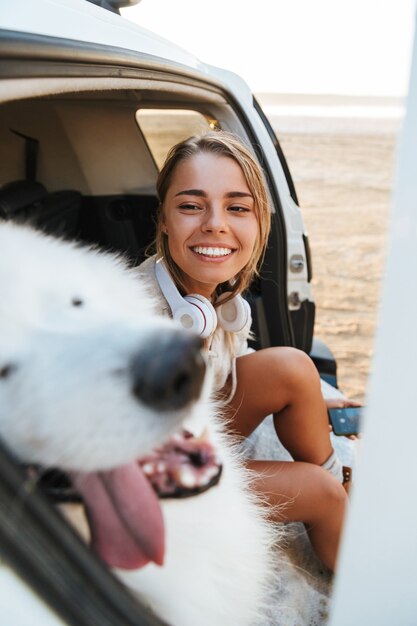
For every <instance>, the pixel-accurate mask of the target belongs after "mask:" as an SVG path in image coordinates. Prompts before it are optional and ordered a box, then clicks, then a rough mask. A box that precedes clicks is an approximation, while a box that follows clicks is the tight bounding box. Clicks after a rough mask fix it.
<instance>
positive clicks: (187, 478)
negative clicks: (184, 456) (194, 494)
mask: <svg viewBox="0 0 417 626" xmlns="http://www.w3.org/2000/svg"><path fill="white" fill-rule="evenodd" d="M178 475H179V479H180V482H181V484H182V485H183V487H188V488H189V489H191V488H192V487H195V486H196V484H197V482H196V477H195V476H194V474H193V472H191V471H190V470H189V469H188V468H187V467H180V469H179V470H178Z"/></svg>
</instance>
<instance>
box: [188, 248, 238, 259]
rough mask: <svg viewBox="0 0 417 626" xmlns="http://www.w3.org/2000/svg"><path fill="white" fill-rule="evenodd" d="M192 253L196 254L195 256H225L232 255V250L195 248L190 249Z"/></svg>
mask: <svg viewBox="0 0 417 626" xmlns="http://www.w3.org/2000/svg"><path fill="white" fill-rule="evenodd" d="M192 250H193V252H196V253H197V254H202V255H204V256H212V257H215V256H227V255H228V254H231V253H232V250H231V249H230V248H205V247H202V246H196V247H195V248H192Z"/></svg>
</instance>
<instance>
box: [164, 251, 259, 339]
mask: <svg viewBox="0 0 417 626" xmlns="http://www.w3.org/2000/svg"><path fill="white" fill-rule="evenodd" d="M155 274H156V278H157V281H158V284H159V286H160V288H161V291H162V293H163V294H164V296H165V298H166V300H167V302H168V304H169V306H170V309H171V312H172V317H173V318H174V319H175V320H178V321H179V322H180V324H181V325H182V326H183V327H184V328H187V329H189V330H192V331H194V332H195V333H197V334H198V335H200V336H201V337H202V338H203V339H205V338H206V337H210V335H212V334H213V333H214V331H215V330H216V327H217V324H219V326H221V327H222V328H223V329H224V330H228V331H231V332H235V333H237V332H239V331H240V330H242V329H243V328H244V327H245V326H246V324H247V323H248V321H249V319H250V306H249V303H248V302H246V300H244V298H242V296H239V295H238V296H235V297H234V298H232V299H231V300H229V301H228V302H226V303H225V304H221V305H219V306H218V307H216V309H215V308H214V306H213V305H212V304H211V302H210V301H209V300H207V298H205V297H204V296H201V295H200V294H197V293H192V294H189V295H187V296H185V297H182V295H181V294H180V293H179V291H178V289H177V288H176V286H175V283H174V281H173V280H172V277H171V275H170V273H169V271H168V270H167V268H166V266H165V263H164V261H163V259H158V260H157V261H156V263H155ZM227 295H228V294H227V293H222V295H221V296H220V297H219V299H218V302H219V301H220V302H221V301H222V300H224V299H225V298H226V297H227Z"/></svg>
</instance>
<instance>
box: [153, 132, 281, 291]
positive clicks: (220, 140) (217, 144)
mask: <svg viewBox="0 0 417 626" xmlns="http://www.w3.org/2000/svg"><path fill="white" fill-rule="evenodd" d="M202 152H203V153H210V154H218V155H219V156H223V157H229V158H231V159H233V160H234V161H236V163H237V164H238V165H239V166H240V168H241V170H242V172H243V175H244V177H245V180H246V183H247V185H248V187H249V189H250V192H251V194H252V196H253V199H254V210H255V213H256V216H257V219H258V236H257V239H256V242H255V247H254V251H253V254H252V257H251V259H250V260H249V262H248V263H247V264H246V266H245V267H244V268H242V270H240V272H239V273H238V275H237V276H235V277H234V282H233V283H232V284H229V283H227V284H222V285H219V286H218V288H217V290H216V294H215V295H217V296H218V295H219V294H220V293H222V292H223V291H230V292H231V295H230V296H229V297H228V298H227V299H229V298H232V297H233V296H235V295H236V294H238V293H242V292H244V291H245V290H246V289H247V288H248V287H249V285H250V283H251V281H252V280H253V278H254V277H255V276H257V275H258V271H259V267H260V265H261V263H262V260H263V257H264V254H265V250H266V246H267V242H268V236H269V231H270V227H271V211H270V206H269V201H268V195H267V191H266V186H265V181H264V177H263V173H262V170H261V168H260V166H259V165H258V163H257V161H256V159H255V158H254V156H253V154H252V152H251V151H250V150H249V148H247V147H246V146H245V145H244V144H243V143H242V142H241V141H240V139H238V138H237V137H236V136H235V135H233V134H231V133H228V132H226V131H222V130H215V131H209V132H207V133H205V134H203V135H198V136H193V137H189V138H188V139H185V140H184V141H181V142H180V143H177V144H176V145H175V146H173V147H172V148H171V149H170V151H169V152H168V155H167V157H166V160H165V163H164V165H163V167H162V169H161V171H160V173H159V176H158V180H157V183H156V187H157V192H158V197H159V202H160V204H159V210H158V215H157V226H156V238H155V248H156V253H157V255H158V256H161V257H164V259H165V263H166V265H167V266H168V268H169V271H170V273H171V275H172V277H173V279H174V281H175V283H176V285H177V287H178V288H179V290H180V291H182V292H183V294H185V293H186V289H185V285H184V281H183V277H182V272H181V269H180V268H179V267H178V266H177V264H176V263H175V262H174V260H173V259H172V257H171V255H170V252H169V246H168V237H167V235H166V234H165V233H164V232H163V228H162V226H163V218H164V201H165V197H166V194H167V191H168V189H169V186H170V184H171V180H172V176H173V174H174V172H175V169H176V167H177V166H178V164H179V163H182V162H183V161H186V160H187V159H190V158H191V157H193V156H194V155H196V154H199V153H202Z"/></svg>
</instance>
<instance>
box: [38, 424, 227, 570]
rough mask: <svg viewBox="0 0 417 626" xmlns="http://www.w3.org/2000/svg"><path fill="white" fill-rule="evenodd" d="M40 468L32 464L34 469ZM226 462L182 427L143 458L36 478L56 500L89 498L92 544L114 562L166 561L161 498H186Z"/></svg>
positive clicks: (125, 565) (212, 481)
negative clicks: (100, 468) (110, 466)
mask: <svg viewBox="0 0 417 626" xmlns="http://www.w3.org/2000/svg"><path fill="white" fill-rule="evenodd" d="M34 471H35V470H34V469H33V468H32V472H34ZM221 471H222V466H221V464H220V462H219V460H218V459H217V456H216V453H215V449H214V447H213V445H212V444H211V442H210V440H209V438H208V436H207V434H206V433H204V434H203V435H201V436H199V437H195V436H193V435H192V434H191V433H189V432H188V431H185V430H184V431H182V433H180V434H176V435H174V436H173V437H171V439H169V440H168V441H167V442H166V443H165V444H164V445H163V446H161V447H159V448H157V449H155V450H154V451H153V452H152V453H151V454H148V455H146V456H144V457H142V458H140V459H139V460H138V461H134V462H132V463H129V464H128V465H124V466H122V467H118V468H115V469H112V470H108V471H101V472H91V473H88V474H86V473H81V472H73V473H71V475H70V478H69V477H68V476H67V475H65V474H62V473H61V472H57V471H56V470H52V471H48V472H40V473H39V476H38V478H37V482H38V484H39V486H40V487H41V489H42V490H43V491H44V492H45V493H46V494H47V495H48V496H50V497H52V498H53V499H54V500H55V501H57V500H58V501H61V502H62V501H76V500H77V499H78V500H80V496H81V499H82V501H83V503H84V506H85V510H86V515H87V518H88V521H89V525H90V534H91V546H92V548H93V549H94V550H95V552H96V553H97V554H98V555H99V556H100V557H101V559H102V560H103V561H104V562H105V563H107V565H109V566H111V567H117V568H120V569H138V568H141V567H143V566H144V565H146V564H147V563H149V562H151V561H152V562H154V563H156V564H158V565H162V564H163V562H164V555H165V531H164V522H163V517H162V510H161V507H160V504H159V501H158V498H185V497H190V496H194V495H196V494H199V493H202V492H204V491H207V490H208V489H210V488H211V487H212V486H214V485H216V484H217V483H218V482H219V479H220V475H221Z"/></svg>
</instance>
